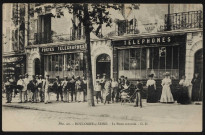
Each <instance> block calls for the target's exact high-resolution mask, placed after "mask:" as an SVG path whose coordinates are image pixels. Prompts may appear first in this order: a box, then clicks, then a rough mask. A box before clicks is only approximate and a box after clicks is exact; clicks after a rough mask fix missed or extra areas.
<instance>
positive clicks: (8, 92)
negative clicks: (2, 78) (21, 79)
mask: <svg viewBox="0 0 205 135" xmlns="http://www.w3.org/2000/svg"><path fill="white" fill-rule="evenodd" d="M4 87H5V90H6V100H7V102H6V103H11V100H12V91H13V85H12V84H11V82H10V81H9V77H6V82H5V84H4Z"/></svg>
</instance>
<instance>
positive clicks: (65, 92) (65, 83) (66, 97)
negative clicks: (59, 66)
mask: <svg viewBox="0 0 205 135" xmlns="http://www.w3.org/2000/svg"><path fill="white" fill-rule="evenodd" d="M61 86H62V93H63V97H64V102H69V95H68V77H67V76H64V80H63V81H62V84H61Z"/></svg>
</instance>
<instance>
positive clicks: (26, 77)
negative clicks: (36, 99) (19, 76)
mask: <svg viewBox="0 0 205 135" xmlns="http://www.w3.org/2000/svg"><path fill="white" fill-rule="evenodd" d="M29 81H30V80H29V78H28V74H27V73H26V74H25V78H24V82H25V85H26V91H25V96H26V97H25V100H26V102H27V101H29V100H30V90H29V89H28V84H29Z"/></svg>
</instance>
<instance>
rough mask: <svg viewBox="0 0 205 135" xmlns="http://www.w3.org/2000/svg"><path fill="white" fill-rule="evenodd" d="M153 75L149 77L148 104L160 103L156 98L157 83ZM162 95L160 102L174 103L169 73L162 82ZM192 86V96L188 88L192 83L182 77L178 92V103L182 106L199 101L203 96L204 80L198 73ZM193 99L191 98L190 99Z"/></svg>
mask: <svg viewBox="0 0 205 135" xmlns="http://www.w3.org/2000/svg"><path fill="white" fill-rule="evenodd" d="M153 76H154V75H153V74H151V75H149V79H148V81H147V84H146V85H147V87H148V93H147V95H148V96H147V102H148V103H156V102H158V98H157V96H156V94H157V93H156V81H155V80H154V79H153ZM161 85H162V94H161V98H160V102H162V103H174V98H173V95H172V92H171V85H172V80H171V78H170V74H169V72H166V73H165V78H164V79H163V80H162V83H161ZM191 85H192V93H191V94H190V92H189V90H188V87H189V86H190V83H189V82H188V80H187V79H186V77H185V76H182V78H181V80H180V81H179V89H178V91H177V95H178V96H177V102H178V103H180V104H190V103H191V101H199V100H200V97H201V96H202V93H201V91H202V88H200V86H202V80H201V79H200V77H199V74H198V73H195V74H194V77H193V79H192V81H191ZM190 97H191V98H190Z"/></svg>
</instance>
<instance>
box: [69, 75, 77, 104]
mask: <svg viewBox="0 0 205 135" xmlns="http://www.w3.org/2000/svg"><path fill="white" fill-rule="evenodd" d="M75 82H76V80H75V77H74V76H72V78H71V80H70V94H71V101H72V102H73V98H74V100H75V101H76V93H75V92H76V91H75ZM73 96H74V97H73Z"/></svg>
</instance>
